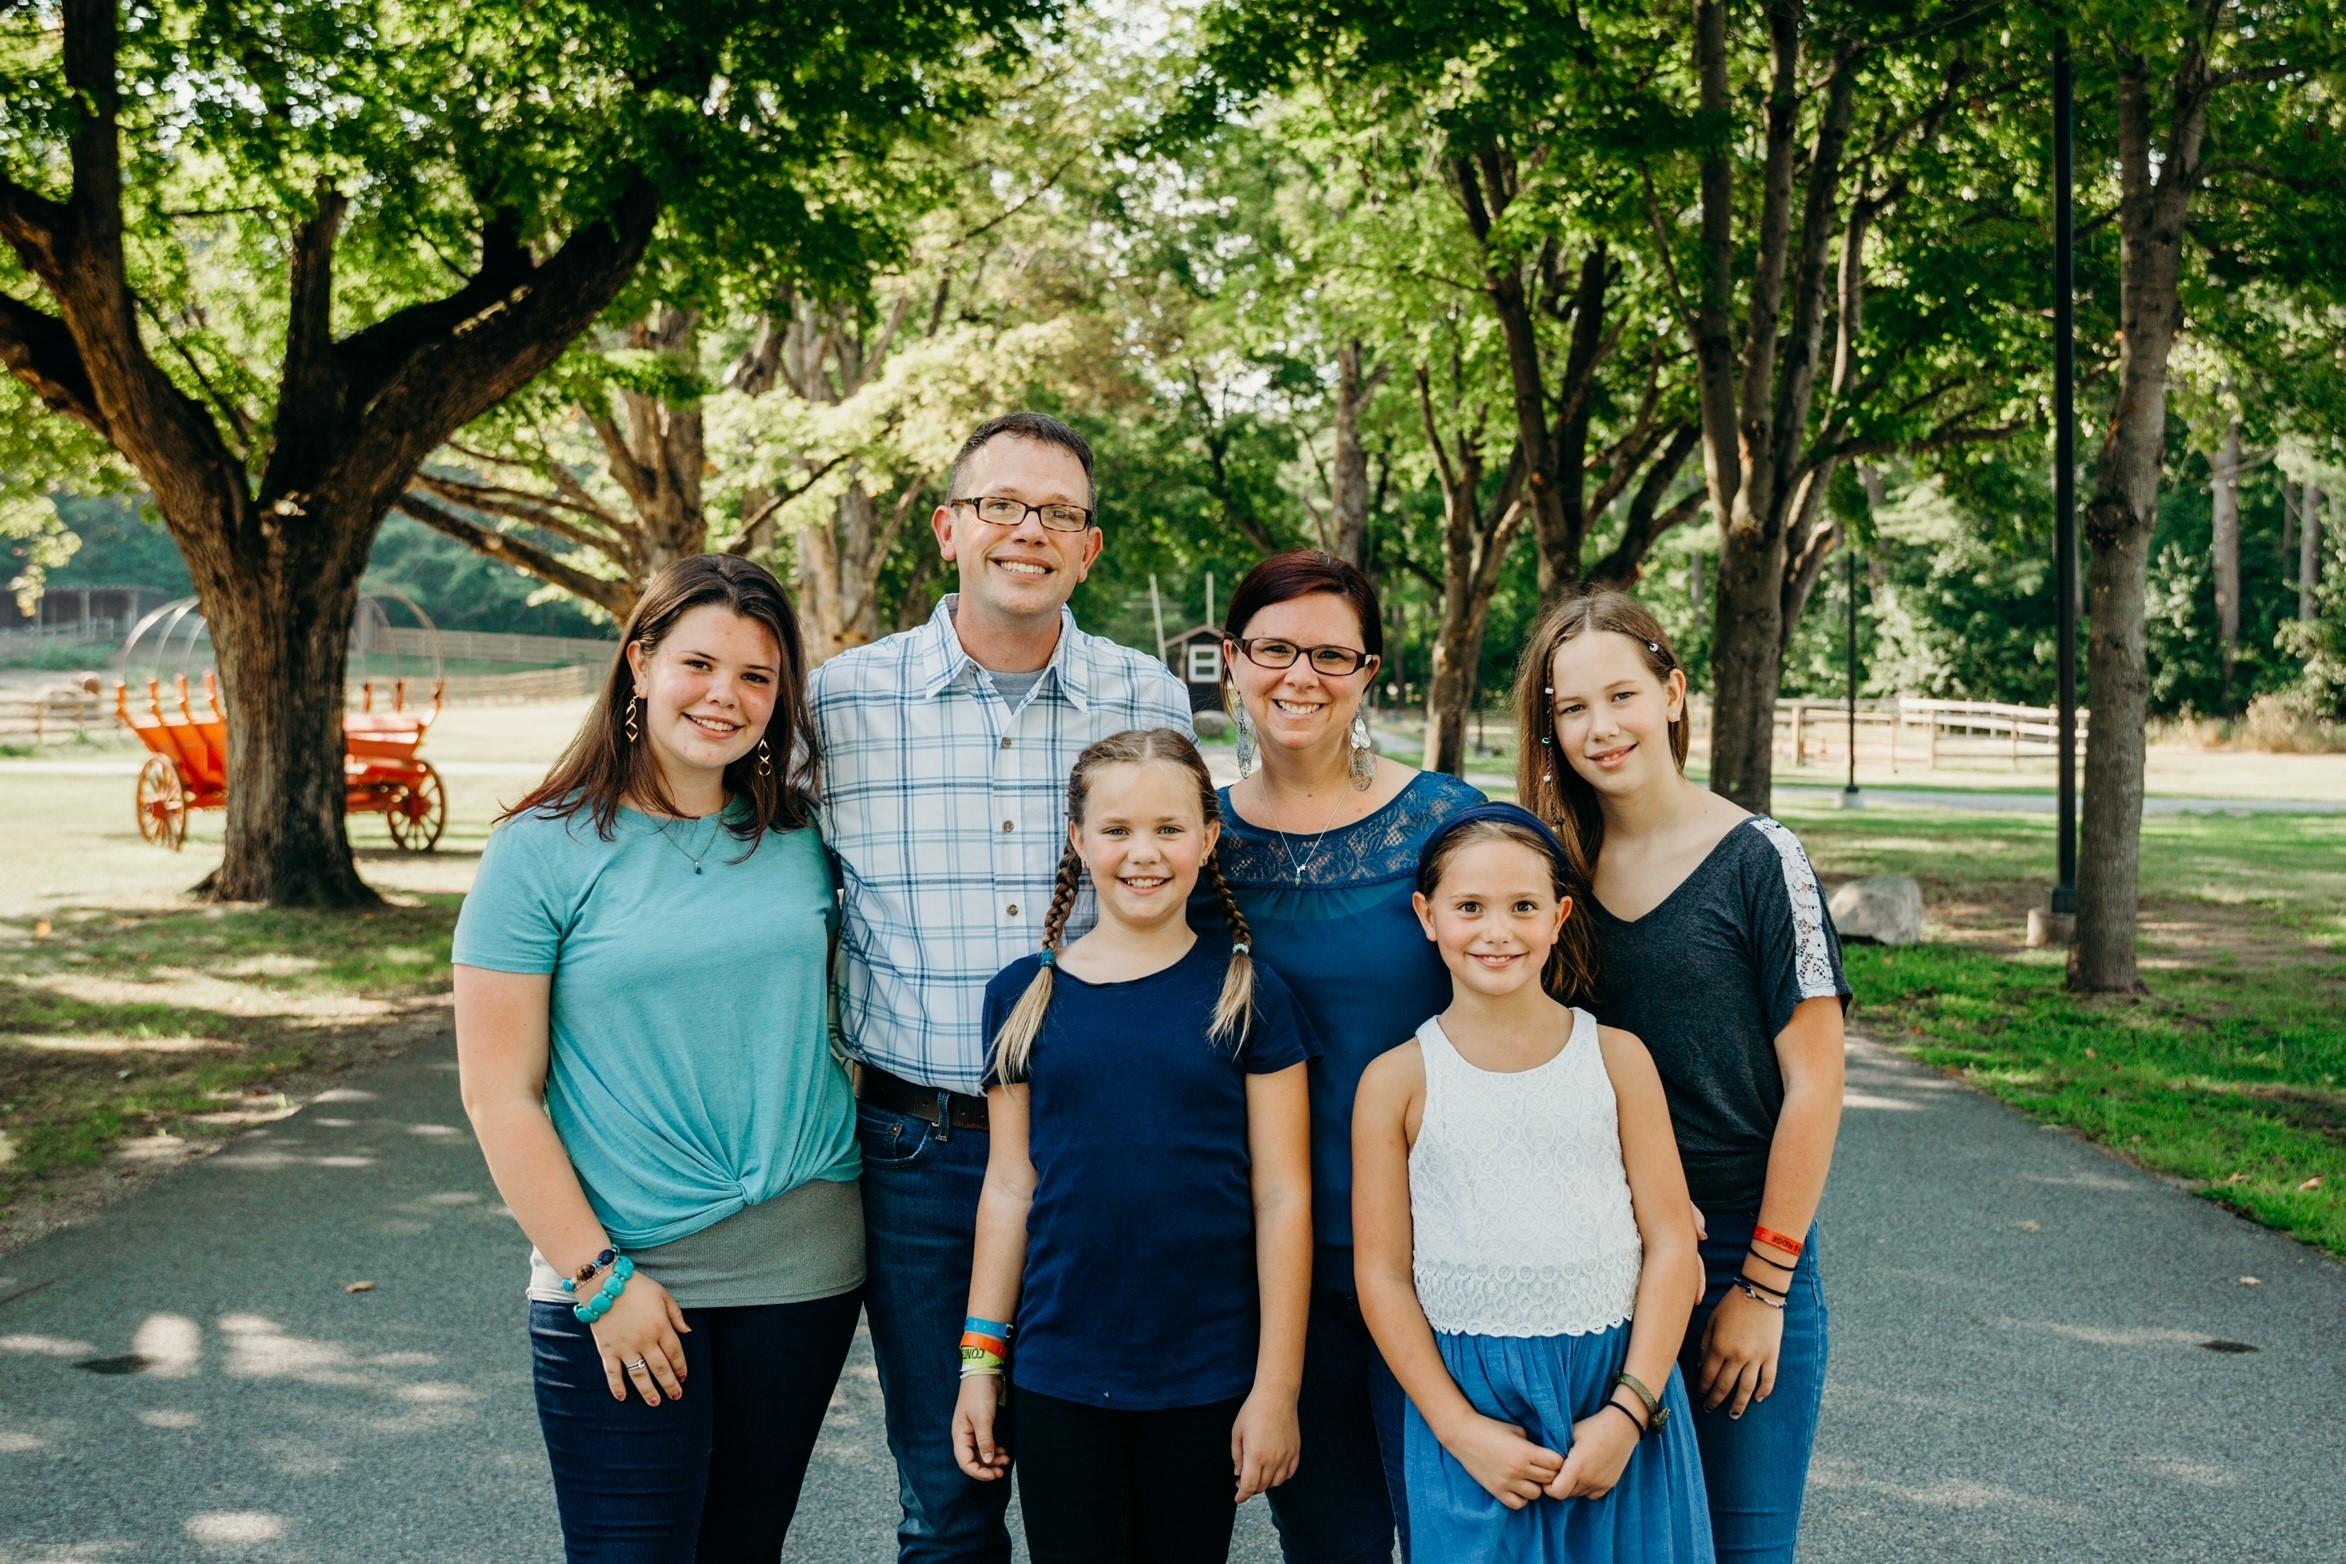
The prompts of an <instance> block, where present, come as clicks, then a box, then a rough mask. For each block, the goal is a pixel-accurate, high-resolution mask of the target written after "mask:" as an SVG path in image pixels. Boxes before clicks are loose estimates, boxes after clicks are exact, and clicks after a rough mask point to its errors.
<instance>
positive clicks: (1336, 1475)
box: [1270, 1292, 1409, 1564]
mask: <svg viewBox="0 0 2346 1564" xmlns="http://www.w3.org/2000/svg"><path fill="white" fill-rule="evenodd" d="M1406 1405H1407V1398H1406V1397H1404V1396H1403V1395H1402V1393H1401V1382H1400V1381H1399V1380H1397V1379H1395V1378H1394V1377H1393V1371H1392V1370H1391V1369H1389V1368H1387V1367H1385V1359H1384V1355H1383V1354H1381V1353H1379V1352H1378V1351H1377V1344H1376V1342H1375V1341H1374V1340H1372V1339H1371V1338H1370V1336H1369V1332H1368V1324H1367V1322H1366V1321H1364V1320H1363V1319H1362V1318H1361V1317H1360V1300H1359V1299H1358V1298H1357V1297H1355V1296H1353V1295H1352V1294H1351V1293H1349V1292H1341V1293H1340V1292H1315V1293H1313V1295H1312V1301H1311V1323H1310V1325H1309V1327H1308V1328H1307V1331H1306V1334H1305V1336H1304V1345H1303V1394H1302V1395H1301V1396H1299V1397H1298V1398H1297V1400H1296V1418H1297V1421H1298V1422H1299V1423H1300V1424H1301V1425H1302V1431H1303V1459H1302V1462H1301V1464H1300V1465H1298V1466H1297V1467H1296V1470H1295V1475H1294V1476H1293V1477H1291V1478H1289V1479H1288V1480H1287V1481H1286V1482H1284V1483H1282V1484H1280V1485H1279V1486H1278V1487H1276V1488H1273V1489H1272V1490H1271V1494H1270V1499H1271V1524H1272V1525H1274V1526H1276V1527H1277V1528H1278V1531H1279V1551H1280V1554H1281V1555H1282V1556H1283V1557H1284V1558H1285V1559H1286V1560H1287V1564H1391V1560H1392V1558H1393V1537H1394V1533H1395V1531H1396V1530H1398V1531H1399V1533H1400V1536H1401V1557H1402V1559H1403V1560H1404V1561H1405V1564H1406V1561H1407V1559H1408V1558H1409V1513H1408V1510H1407V1509H1406V1507H1405V1505H1404V1503H1403V1499H1402V1487H1401V1449H1402V1409H1403V1407H1404V1406H1406Z"/></svg>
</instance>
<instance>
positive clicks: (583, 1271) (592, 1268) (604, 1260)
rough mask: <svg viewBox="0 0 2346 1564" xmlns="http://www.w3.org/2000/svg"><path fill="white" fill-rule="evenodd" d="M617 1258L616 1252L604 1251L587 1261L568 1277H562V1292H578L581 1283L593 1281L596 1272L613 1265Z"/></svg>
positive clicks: (611, 1250)
mask: <svg viewBox="0 0 2346 1564" xmlns="http://www.w3.org/2000/svg"><path fill="white" fill-rule="evenodd" d="M618 1258H619V1251H618V1250H616V1249H606V1250H604V1251H603V1252H602V1253H601V1254H599V1255H596V1256H595V1257H594V1258H593V1259H592V1260H589V1261H588V1262H587V1263H586V1264H584V1265H582V1266H580V1267H579V1268H578V1269H577V1270H575V1271H573V1272H571V1273H570V1274H569V1275H568V1276H565V1277H563V1278H562V1290H563V1291H564V1292H576V1291H578V1288H579V1284H580V1283H581V1282H589V1281H592V1280H594V1276H595V1273H596V1272H597V1271H599V1270H601V1269H602V1268H603V1267H604V1266H606V1265H609V1264H611V1263H613V1262H614V1261H616V1260H617V1259H618Z"/></svg>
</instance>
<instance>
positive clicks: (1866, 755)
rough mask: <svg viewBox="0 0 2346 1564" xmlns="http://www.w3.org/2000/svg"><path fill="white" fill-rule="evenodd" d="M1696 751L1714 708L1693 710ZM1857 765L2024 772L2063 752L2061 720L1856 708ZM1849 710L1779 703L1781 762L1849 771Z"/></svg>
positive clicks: (1840, 705)
mask: <svg viewBox="0 0 2346 1564" xmlns="http://www.w3.org/2000/svg"><path fill="white" fill-rule="evenodd" d="M1692 705H1693V714H1694V732H1693V735H1692V737H1693V747H1694V751H1695V753H1697V754H1701V753H1703V752H1704V751H1705V750H1706V749H1707V748H1708V746H1709V742H1710V722H1711V703H1710V701H1709V700H1708V699H1707V698H1705V697H1702V696H1696V697H1695V699H1694V701H1693V703H1692ZM2089 715H2090V713H2089V712H2087V711H2086V710H2085V709H2084V708H2082V707H2080V708H2079V709H2078V713H2077V743H2078V755H2079V757H2080V760H2081V762H2082V758H2083V756H2084V753H2085V735H2086V724H2087V718H2088V717H2089ZM1856 738H1857V759H1858V763H1859V764H1860V765H1866V766H1887V767H1888V768H1889V769H1890V770H1891V771H1893V772H1896V771H1900V770H1922V771H1927V770H1931V769H1933V768H1935V767H1953V768H1961V767H1967V766H1976V765H1981V764H1990V765H1993V764H1999V763H2000V764H2002V765H2003V766H2004V767H2005V768H2006V769H2008V770H2012V771H2017V770H2019V769H2020V763H2021V762H2022V761H2024V760H2053V759H2057V758H2059V756H2060V753H2061V728H2060V713H2059V712H2058V711H2056V710H2055V709H2054V708H2053V707H2050V706H2015V705H2011V704H2008V703H2006V702H2002V701H1950V700H1939V699H1936V698H1934V697H1929V696H1918V695H1901V696H1899V697H1897V698H1896V699H1894V700H1871V701H1859V702H1858V703H1857V733H1856ZM1849 739H1850V730H1849V704H1848V702H1847V701H1846V700H1837V701H1836V700H1812V699H1808V698H1805V697H1802V698H1790V699H1784V700H1779V701H1777V702H1776V758H1777V759H1778V760H1782V761H1788V762H1790V763H1791V764H1792V765H1794V766H1807V765H1820V766H1821V765H1830V764H1833V763H1835V762H1838V763H1840V764H1843V765H1846V764H1848V761H1849Z"/></svg>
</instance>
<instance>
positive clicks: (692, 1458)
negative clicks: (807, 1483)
mask: <svg viewBox="0 0 2346 1564" xmlns="http://www.w3.org/2000/svg"><path fill="white" fill-rule="evenodd" d="M860 1302H861V1300H860V1299H859V1298H858V1297H857V1295H856V1294H854V1293H852V1292H849V1293H842V1294H840V1295H839V1296H838V1297H836V1298H818V1299H815V1300H813V1301H811V1302H808V1303H777V1304H768V1305H765V1306H763V1307H757V1308H742V1309H687V1310H685V1311H684V1318H685V1322H686V1323H687V1324H689V1325H690V1326H691V1327H692V1330H691V1332H690V1334H688V1335H684V1336H682V1337H681V1338H680V1339H681V1340H682V1341H683V1343H684V1362H685V1370H686V1373H685V1380H684V1396H683V1399H681V1400H678V1401H669V1400H667V1399H665V1398H663V1399H662V1401H661V1403H660V1405H658V1406H656V1407H647V1406H645V1405H644V1403H643V1399H642V1397H641V1396H639V1395H637V1394H636V1392H635V1390H634V1389H633V1388H632V1387H630V1388H629V1390H628V1393H627V1399H626V1400H625V1401H614V1400H612V1399H611V1387H610V1384H609V1382H608V1381H607V1380H606V1379H605V1378H604V1376H603V1362H602V1358H601V1356H600V1355H599V1354H598V1353H597V1352H596V1351H595V1340H594V1336H593V1333H592V1332H590V1331H589V1330H588V1329H587V1327H586V1326H584V1325H582V1324H580V1323H579V1321H578V1318H577V1316H575V1315H574V1314H572V1313H571V1312H570V1309H569V1307H568V1306H567V1305H564V1304H558V1303H533V1304H531V1305H530V1346H531V1349H532V1352H533V1355H534V1356H535V1358H536V1365H537V1393H538V1424H539V1426H540V1427H541V1428H543V1429H544V1430H545V1433H546V1454H547V1456H548V1457H549V1458H550V1459H551V1460H552V1462H553V1465H554V1502H555V1505H556V1507H557V1508H558V1509H559V1510H560V1511H561V1514H562V1542H563V1551H564V1557H565V1558H567V1559H569V1560H571V1561H572V1564H581V1561H585V1560H592V1561H594V1564H671V1561H675V1564H682V1561H686V1560H713V1561H718V1564H732V1561H734V1560H740V1561H742V1564H751V1561H755V1564H773V1561H774V1560H775V1559H777V1558H780V1557H781V1555H782V1539H783V1537H784V1535H785V1534H786V1533H787V1532H788V1531H789V1530H790V1517H791V1515H792V1513H793V1512H794V1511H795V1510H796V1509H797V1508H798V1488H799V1484H800V1483H801V1482H802V1481H803V1480H804V1479H805V1477H806V1463H807V1458H808V1457H809V1456H810V1455H812V1454H813V1453H814V1448H815V1436H816V1434H817V1433H819V1432H820V1431H821V1429H822V1426H823V1412H824V1410H825V1409H826V1408H828V1407H829V1406H830V1404H831V1391H832V1389H833V1388H834V1387H835V1386H837V1384H838V1383H839V1368H840V1365H841V1364H843V1363H845V1362H846V1361H847V1347H848V1344H849V1343H850V1342H851V1341H853V1340H854V1339H855V1317H856V1313H857V1310H858V1308H859V1306H860Z"/></svg>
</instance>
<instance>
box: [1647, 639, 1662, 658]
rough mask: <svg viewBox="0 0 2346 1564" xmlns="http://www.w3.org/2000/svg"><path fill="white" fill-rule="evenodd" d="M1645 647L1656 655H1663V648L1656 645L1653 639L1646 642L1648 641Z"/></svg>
mask: <svg viewBox="0 0 2346 1564" xmlns="http://www.w3.org/2000/svg"><path fill="white" fill-rule="evenodd" d="M1645 649H1646V650H1647V651H1649V652H1651V653H1653V654H1654V655H1655V656H1656V657H1659V656H1661V655H1662V649H1661V648H1660V647H1659V646H1656V645H1655V644H1654V643H1653V642H1651V641H1648V642H1646V643H1645Z"/></svg>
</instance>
